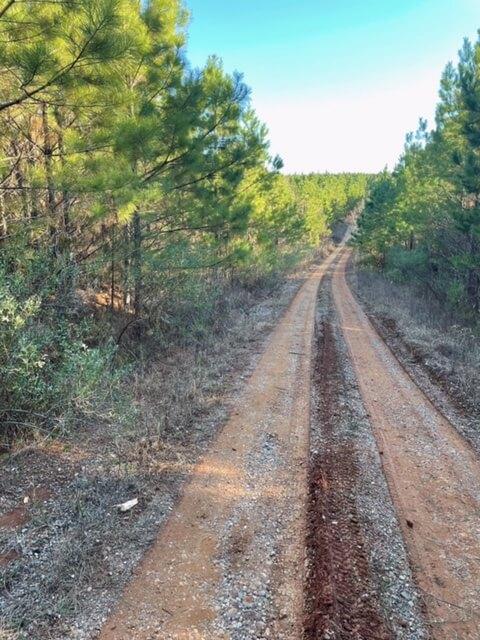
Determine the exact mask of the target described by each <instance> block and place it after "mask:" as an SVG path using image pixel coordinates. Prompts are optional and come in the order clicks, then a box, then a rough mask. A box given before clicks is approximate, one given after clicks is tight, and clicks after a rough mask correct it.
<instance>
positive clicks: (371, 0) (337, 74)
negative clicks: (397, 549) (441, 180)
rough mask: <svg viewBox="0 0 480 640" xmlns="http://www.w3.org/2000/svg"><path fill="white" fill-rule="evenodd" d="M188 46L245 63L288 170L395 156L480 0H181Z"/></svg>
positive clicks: (376, 162) (239, 65)
mask: <svg viewBox="0 0 480 640" xmlns="http://www.w3.org/2000/svg"><path fill="white" fill-rule="evenodd" d="M186 4H187V6H188V8H189V10H190V13H191V22H190V28H189V43H188V55H189V58H190V60H191V62H192V64H193V65H195V66H201V65H202V64H203V63H204V62H205V60H206V58H207V57H208V55H210V54H217V55H218V56H220V57H221V58H222V59H223V61H224V64H225V68H226V70H227V71H233V70H238V71H241V72H242V73H244V76H245V81H246V82H247V84H248V85H249V86H250V87H251V88H252V103H253V106H254V107H255V109H256V111H257V113H258V114H259V116H260V117H261V119H262V120H263V121H264V122H266V124H267V125H268V127H269V130H270V139H271V146H272V152H273V153H278V154H279V155H280V156H281V157H282V158H283V160H284V162H285V170H286V171H288V172H303V171H305V172H307V171H325V170H329V171H350V170H351V171H355V170H358V171H379V170H381V169H382V168H383V167H384V166H385V165H387V164H388V165H389V166H390V167H392V166H393V165H394V163H395V161H396V159H397V158H398V156H399V154H400V153H401V151H402V148H403V142H404V138H405V134H406V133H407V132H408V131H410V130H412V129H415V128H416V124H417V122H418V118H419V117H420V116H423V117H428V118H429V119H432V117H433V113H434V107H435V103H436V99H437V92H438V84H439V79H440V75H441V72H442V70H443V68H444V66H445V64H446V63H447V62H448V61H449V60H452V59H455V58H456V53H457V50H458V49H459V48H460V46H461V43H462V40H463V38H464V36H468V37H470V38H472V39H473V38H475V37H476V33H477V29H478V28H480V2H479V1H478V0H402V1H398V2H393V1H392V0H362V1H360V0H316V1H315V0H299V1H297V2H294V0H243V1H242V0H240V1H239V0H237V1H233V0H231V1H228V0H186Z"/></svg>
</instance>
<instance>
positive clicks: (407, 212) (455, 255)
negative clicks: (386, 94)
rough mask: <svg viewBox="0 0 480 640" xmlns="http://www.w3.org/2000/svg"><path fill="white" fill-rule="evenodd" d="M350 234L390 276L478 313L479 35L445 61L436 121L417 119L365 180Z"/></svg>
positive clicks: (479, 215) (479, 301) (468, 312)
mask: <svg viewBox="0 0 480 640" xmlns="http://www.w3.org/2000/svg"><path fill="white" fill-rule="evenodd" d="M356 242H357V244H358V245H359V246H360V248H361V249H362V251H363V252H364V254H365V255H367V256H368V257H369V259H370V260H371V261H372V262H373V263H375V264H376V265H377V266H378V267H380V268H383V269H386V271H387V272H388V273H389V275H390V276H391V277H393V278H395V279H397V280H400V281H403V282H404V281H412V280H413V281H414V282H416V283H419V284H421V285H422V286H423V287H427V288H428V289H429V290H430V291H431V292H433V294H434V295H435V296H436V297H437V298H439V299H440V300H441V301H443V302H445V303H446V304H450V305H452V306H454V307H456V308H457V309H458V310H460V311H461V312H463V313H465V314H466V315H467V316H470V317H471V318H472V319H475V320H478V311H479V307H480V41H477V42H476V43H471V42H470V41H469V40H465V41H464V43H463V47H462V49H461V50H460V52H459V59H458V62H457V64H456V65H454V64H453V63H449V64H448V65H447V67H446V69H445V71H444V73H443V76H442V79H441V84H440V92H439V101H438V104H437V109H436V120H435V127H434V128H433V129H432V130H430V129H429V127H428V123H427V122H426V121H425V120H421V121H420V124H419V127H418V130H417V131H416V132H415V133H411V134H409V135H408V136H407V140H406V145H405V151H404V153H403V155H402V157H401V159H400V161H399V162H398V164H397V166H396V167H395V170H394V171H393V172H392V173H390V172H388V171H385V172H383V173H382V174H381V175H380V176H378V177H377V178H376V180H375V181H374V182H373V184H372V185H371V189H370V195H369V199H368V201H367V204H366V207H365V211H364V214H363V215H362V216H361V218H360V220H359V229H358V233H357V236H356Z"/></svg>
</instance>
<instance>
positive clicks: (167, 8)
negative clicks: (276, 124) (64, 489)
mask: <svg viewBox="0 0 480 640" xmlns="http://www.w3.org/2000/svg"><path fill="white" fill-rule="evenodd" d="M0 18H1V24H2V42H1V44H0V68H1V87H2V100H1V103H0V127H1V129H0V132H1V138H0V233H1V235H0V243H1V245H0V246H1V253H0V368H1V369H2V385H1V389H0V406H1V409H0V420H1V423H2V436H3V437H4V438H7V439H8V438H10V437H11V436H12V434H13V435H15V434H18V433H19V432H20V433H22V434H23V433H25V431H35V430H36V429H40V430H51V429H53V430H57V431H60V432H62V430H65V429H68V428H69V427H70V426H72V424H76V422H77V421H78V420H85V419H87V421H88V420H89V419H92V418H91V416H92V415H93V416H95V415H97V412H100V414H101V415H107V414H108V411H109V410H110V409H108V410H107V409H103V410H102V411H100V409H99V406H101V405H102V403H105V402H106V403H107V405H108V401H107V397H106V395H109V396H110V397H111V396H112V395H113V394H114V392H113V389H114V388H115V383H116V381H118V380H119V379H120V378H122V376H123V374H124V372H125V375H128V371H131V369H130V368H131V367H132V366H135V361H136V359H137V358H138V354H139V350H141V349H142V345H144V343H145V341H146V340H148V347H145V348H148V349H149V350H152V349H153V350H155V349H160V350H161V348H162V345H163V344H165V342H168V341H170V340H172V339H174V338H175V339H179V337H180V338H181V336H182V335H186V334H188V335H189V336H190V337H192V336H194V335H195V332H196V331H199V332H201V331H202V322H207V318H208V313H209V311H208V309H209V308H213V306H212V305H214V304H218V301H219V300H220V299H221V296H222V290H223V289H224V288H225V287H227V286H228V283H231V282H232V281H234V280H235V281H236V282H241V283H243V285H244V286H254V283H255V282H256V281H261V280H263V281H265V280H266V279H268V278H269V277H271V276H272V274H275V273H282V272H284V271H285V270H288V269H291V268H292V267H293V266H294V264H295V263H296V262H298V261H299V260H300V259H301V258H302V257H304V256H305V255H306V254H305V252H306V251H307V252H308V251H309V250H312V248H314V247H316V246H318V245H319V243H321V241H322V240H323V239H325V238H326V237H327V235H328V234H329V232H330V228H331V226H332V224H333V223H334V222H335V221H336V220H338V219H340V218H341V217H342V216H344V215H345V213H346V212H347V211H348V210H349V209H351V208H352V206H353V205H354V204H355V203H357V202H358V201H360V200H361V199H362V198H363V195H364V192H365V187H366V180H367V179H366V177H365V176H364V175H360V174H358V175H347V174H345V175H310V176H292V177H288V176H285V175H282V174H281V173H280V169H281V167H282V162H281V160H280V158H278V157H272V155H271V152H270V150H269V143H268V132H267V129H266V127H265V126H264V125H263V124H262V123H261V122H260V121H259V120H258V118H257V117H256V115H255V112H254V110H253V108H252V106H251V102H250V91H249V88H248V86H247V85H246V84H245V83H244V81H243V79H242V76H241V75H240V74H233V75H229V74H227V73H226V72H225V71H224V69H223V67H222V62H221V61H220V59H219V58H216V57H214V56H213V57H211V58H210V59H209V60H208V62H207V63H206V65H205V67H204V68H201V69H197V68H192V67H191V66H190V64H189V62H188V59H187V58H186V54H185V43H186V39H187V25H188V15H187V13H186V11H185V9H184V8H183V5H182V3H181V2H180V1H179V0H167V1H166V0H153V1H152V2H149V3H148V4H145V5H141V6H140V5H139V3H138V2H134V1H133V0H79V1H75V2H69V1H65V2H53V3H52V2H43V1H36V2H22V3H18V2H7V3H6V4H5V6H4V8H3V9H2V11H1V15H0ZM214 300H216V302H214ZM186 307H189V312H188V313H186V312H185V309H186ZM217 310H218V309H217ZM182 314H183V315H182ZM153 343H155V345H156V346H155V347H152V344H153ZM102 389H104V392H102ZM105 394H106V395H105ZM89 416H90V418H89Z"/></svg>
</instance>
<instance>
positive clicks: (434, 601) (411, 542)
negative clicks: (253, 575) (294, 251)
mask: <svg viewBox="0 0 480 640" xmlns="http://www.w3.org/2000/svg"><path fill="white" fill-rule="evenodd" d="M348 256H349V254H348V251H345V252H344V254H343V255H342V257H341V260H340V262H339V264H338V267H337V268H336V270H335V275H334V279H333V292H334V298H335V304H336V306H337V309H338V313H339V317H340V323H341V327H342V330H343V333H344V335H345V337H346V340H347V343H348V346H349V350H350V354H351V357H352V361H353V364H354V368H355V371H356V373H357V379H358V382H359V386H360V390H361V393H362V396H363V400H364V404H365V407H366V409H367V410H368V412H369V414H370V421H371V424H372V426H373V429H374V433H375V437H376V439H377V443H378V446H379V449H380V450H381V453H382V458H383V466H384V471H385V474H386V477H387V481H388V484H389V488H390V492H391V495H392V498H393V502H394V504H395V507H396V510H397V513H398V517H399V520H400V524H401V527H402V530H403V534H404V538H405V541H406V544H407V547H408V550H409V554H410V557H411V560H412V563H413V567H414V572H415V575H416V578H417V581H418V585H419V587H420V589H421V590H422V592H423V595H424V598H425V606H426V610H427V616H428V619H429V623H430V625H431V629H432V637H433V638H435V639H439V640H440V639H442V640H457V639H458V640H460V639H462V640H467V639H471V640H475V639H477V640H478V638H480V614H479V604H480V553H479V549H480V547H479V543H480V519H479V516H480V463H479V461H478V459H477V457H476V455H475V454H474V453H473V451H472V449H471V448H470V446H469V445H468V444H467V443H466V441H465V440H464V439H463V438H462V437H461V436H460V435H459V434H458V433H457V431H456V430H455V429H454V428H453V427H452V425H450V424H449V423H448V422H447V421H446V420H445V419H444V418H443V416H442V415H441V414H440V413H439V412H438V411H437V410H436V409H435V407H434V406H433V405H432V404H431V403H430V402H429V400H427V398H426V397H425V396H424V395H423V393H422V392H421V391H420V390H419V388H418V387H417V386H416V385H415V384H414V382H413V381H412V380H411V378H410V377H409V376H408V375H407V374H406V373H405V371H404V370H403V369H402V367H401V366H400V365H399V363H398V362H397V360H396V359H395V357H394V356H393V355H392V353H391V351H390V350H389V349H388V347H386V345H385V344H384V343H383V341H382V340H381V339H380V338H379V336H378V334H377V333H376V331H375V330H374V329H373V327H372V326H371V324H370V323H369V321H368V319H367V318H366V316H365V314H364V312H363V311H362V309H361V308H360V306H359V305H358V303H357V302H356V301H355V300H354V298H353V296H352V293H351V292H350V290H349V288H348V286H347V283H346V279H345V269H346V265H347V261H348Z"/></svg>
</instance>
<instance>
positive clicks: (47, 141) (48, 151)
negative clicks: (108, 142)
mask: <svg viewBox="0 0 480 640" xmlns="http://www.w3.org/2000/svg"><path fill="white" fill-rule="evenodd" d="M42 128H43V157H44V163H45V176H46V182H47V202H46V205H47V215H48V218H49V227H50V239H51V242H52V252H53V254H54V255H55V256H57V255H58V253H59V251H58V248H59V237H58V234H59V229H58V228H57V227H58V224H57V221H56V220H55V208H56V203H55V187H54V183H53V162H52V154H53V145H52V136H51V132H50V128H49V124H48V109H47V105H46V104H45V102H43V103H42Z"/></svg>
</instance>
